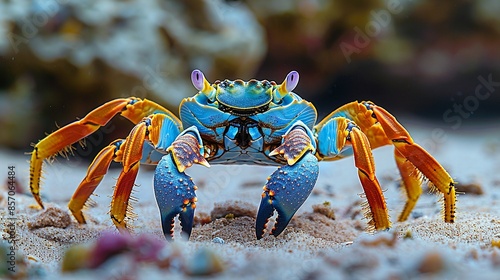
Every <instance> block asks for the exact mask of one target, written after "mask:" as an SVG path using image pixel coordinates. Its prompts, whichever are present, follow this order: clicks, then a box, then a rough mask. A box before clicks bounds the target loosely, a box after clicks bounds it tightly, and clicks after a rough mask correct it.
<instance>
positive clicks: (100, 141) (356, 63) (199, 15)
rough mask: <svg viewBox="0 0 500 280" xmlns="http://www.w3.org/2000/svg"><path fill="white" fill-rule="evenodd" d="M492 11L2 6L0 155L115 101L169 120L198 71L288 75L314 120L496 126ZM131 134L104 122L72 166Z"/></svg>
mask: <svg viewBox="0 0 500 280" xmlns="http://www.w3.org/2000/svg"><path fill="white" fill-rule="evenodd" d="M499 14H500V2H499V1H496V0H478V1H454V0H446V1H439V2H436V1H430V0H414V1H403V0H387V1H368V0H356V1H347V0H344V1H340V0H336V1H320V0H316V1H314V0H295V1H278V0H265V1H263V0H255V1H216V0H214V1H210V0H206V1H201V0H186V1H160V0H157V1H139V0H138V1H117V0H105V1H103V0H101V1H97V0H87V1H69V0H43V1H42V0H40V1H27V0H24V1H20V0H16V1H9V0H7V1H2V2H0V126H1V127H2V133H1V134H0V147H4V148H12V149H17V150H19V151H20V152H29V151H30V149H31V147H30V144H31V143H36V142H37V141H38V140H40V139H41V138H43V137H44V135H45V134H46V133H50V132H52V131H54V130H55V129H57V127H58V126H62V125H65V124H67V123H69V122H71V121H73V120H75V119H77V118H79V117H80V118H81V117H83V116H84V115H85V114H86V113H87V112H89V111H90V110H92V109H93V108H95V107H96V106H99V105H100V104H102V103H104V102H106V101H108V100H111V99H113V98H118V97H128V96H137V97H141V98H148V99H151V100H154V101H157V102H159V103H160V104H162V105H164V106H166V107H167V108H169V109H171V110H173V111H174V112H177V106H178V104H179V102H180V100H181V99H182V98H184V97H187V96H190V95H193V94H194V93H195V92H196V91H195V89H194V88H193V87H192V85H191V83H190V72H191V71H192V70H193V69H195V68H199V69H201V70H202V71H203V72H204V73H205V75H206V77H207V79H208V80H209V81H211V82H213V81H215V80H217V79H225V78H228V79H236V78H242V79H250V78H257V79H268V80H276V81H277V82H281V81H282V80H283V79H284V77H285V76H286V74H287V73H288V72H289V71H291V70H297V71H299V73H300V83H299V86H298V87H297V89H296V90H295V92H297V93H298V94H300V95H301V96H302V97H304V98H306V99H308V100H310V101H312V102H313V103H314V104H315V105H316V107H317V108H318V112H319V115H320V117H322V116H325V115H326V114H328V113H329V112H330V111H332V110H334V109H335V108H337V107H338V106H341V105H342V104H345V103H347V102H350V101H354V100H372V101H373V102H375V103H377V104H379V105H381V106H383V107H385V108H386V109H388V110H389V111H390V112H392V113H393V114H394V115H396V116H398V117H400V118H402V119H403V120H405V119H406V120H411V121H413V120H415V121H421V120H423V121H427V122H430V123H429V124H430V125H429V127H430V134H429V135H431V133H432V132H434V133H435V135H434V136H436V135H437V136H436V137H437V138H438V140H439V137H440V135H443V134H446V133H447V132H463V133H469V131H471V130H470V128H475V127H479V126H480V127H481V128H484V127H491V128H492V129H498V125H495V123H496V122H497V120H498V119H499V118H500V114H499V112H500V110H499V109H498V107H499V105H500V36H499V35H500V17H499V16H498V15H499ZM485 81H486V82H487V84H485ZM488 81H489V82H488ZM478 87H479V90H478ZM131 127H132V125H131V124H129V123H127V121H125V120H123V119H121V118H115V120H114V121H113V122H112V123H111V124H109V125H108V126H106V127H105V128H103V129H101V130H100V131H98V132H97V133H96V134H95V135H93V136H91V137H89V138H88V139H87V148H86V149H81V148H78V150H77V152H76V154H77V156H82V157H87V158H88V157H92V156H93V155H95V154H96V153H97V152H98V151H99V149H100V148H102V147H103V146H105V145H106V144H107V143H109V142H110V141H112V140H113V139H115V138H122V137H125V136H126V134H127V132H128V129H130V128H131ZM472 131H473V130H472ZM430 137H431V139H432V137H433V136H432V135H431V136H430ZM424 144H425V143H424ZM431 144H432V143H431ZM427 148H432V147H429V146H427Z"/></svg>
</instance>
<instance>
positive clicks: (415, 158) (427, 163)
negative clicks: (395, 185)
mask: <svg viewBox="0 0 500 280" xmlns="http://www.w3.org/2000/svg"><path fill="white" fill-rule="evenodd" d="M369 106H370V107H371V109H372V110H373V112H374V113H375V116H376V118H377V120H378V122H379V123H380V125H381V126H382V128H383V129H384V132H385V134H386V135H387V137H388V138H389V139H391V140H392V143H393V145H394V146H395V147H396V149H397V150H398V151H399V152H400V153H401V155H403V156H404V157H405V158H407V159H408V160H409V161H410V162H411V163H412V164H413V165H414V166H415V167H416V168H417V169H418V170H419V171H420V172H422V174H423V175H424V176H425V177H427V178H428V179H429V181H430V182H431V183H432V184H433V185H434V186H435V187H436V189H437V190H439V191H440V192H441V193H443V194H444V221H445V222H449V223H453V222H454V221H455V203H456V194H455V182H454V181H453V179H452V178H451V176H450V175H449V174H448V172H446V170H445V169H444V168H443V167H442V166H441V164H439V163H438V162H437V161H436V159H434V158H433V157H432V156H431V155H430V154H429V153H428V152H427V151H425V150H424V149H423V148H422V147H421V146H420V145H418V144H416V143H415V142H414V141H413V139H412V138H411V137H410V134H409V133H408V131H406V129H405V128H404V127H403V126H402V125H401V124H400V123H399V122H398V121H397V120H396V118H395V117H394V116H393V115H391V114H390V113H389V112H387V111H386V110H385V109H383V108H381V107H379V106H376V105H374V104H370V105H369ZM414 176H416V175H414Z"/></svg>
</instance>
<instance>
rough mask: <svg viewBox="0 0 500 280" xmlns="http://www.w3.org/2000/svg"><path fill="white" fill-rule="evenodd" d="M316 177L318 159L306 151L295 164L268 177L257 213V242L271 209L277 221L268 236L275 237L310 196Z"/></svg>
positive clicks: (271, 213) (261, 235) (262, 233)
mask: <svg viewBox="0 0 500 280" xmlns="http://www.w3.org/2000/svg"><path fill="white" fill-rule="evenodd" d="M318 174H319V167H318V159H317V158H316V157H315V156H314V155H313V154H312V153H311V152H307V153H306V154H305V155H304V156H303V157H302V158H301V159H300V160H299V161H297V162H296V163H295V164H294V165H291V166H290V165H284V166H282V167H280V168H279V169H278V170H276V171H275V172H274V173H273V174H272V175H271V177H270V178H269V180H268V181H267V184H266V185H265V186H264V193H262V200H261V203H260V207H259V213H258V214H257V222H256V226H255V233H256V235H257V239H261V238H262V237H263V235H264V232H265V229H266V227H267V223H268V221H269V218H270V217H271V216H272V215H273V213H274V210H276V212H278V218H277V219H276V222H275V224H274V227H273V229H272V230H271V232H270V234H272V235H274V236H278V235H279V234H280V233H281V232H282V231H283V230H284V229H285V228H286V226H287V225H288V223H289V222H290V220H291V219H292V217H293V215H294V214H295V212H297V210H298V209H299V208H300V206H302V204H303V203H304V201H305V200H306V199H307V197H309V194H310V193H311V191H312V189H313V187H314V185H315V184H316V179H317V178H318Z"/></svg>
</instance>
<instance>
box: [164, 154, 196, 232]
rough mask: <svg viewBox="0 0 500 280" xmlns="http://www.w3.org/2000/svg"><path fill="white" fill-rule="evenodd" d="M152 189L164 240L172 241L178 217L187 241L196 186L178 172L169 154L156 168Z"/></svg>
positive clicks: (184, 174) (191, 223)
mask: <svg viewBox="0 0 500 280" xmlns="http://www.w3.org/2000/svg"><path fill="white" fill-rule="evenodd" d="M154 189H155V196H156V202H157V203H158V208H159V209H160V213H161V224H162V228H163V234H164V235H165V238H166V239H167V240H172V238H173V236H174V217H175V216H177V215H179V221H180V222H181V229H182V232H183V233H184V234H185V236H187V238H188V239H189V236H190V235H191V229H192V228H193V218H194V210H195V207H196V194H195V193H194V191H195V190H196V186H195V184H194V183H193V181H192V179H191V177H189V176H188V175H186V173H184V172H179V171H178V169H177V166H176V165H175V162H174V160H173V159H172V155H171V154H168V155H165V156H164V157H163V158H162V159H161V160H160V162H159V163H158V165H157V167H156V171H155V175H154Z"/></svg>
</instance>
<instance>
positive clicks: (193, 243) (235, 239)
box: [0, 122, 500, 279]
mask: <svg viewBox="0 0 500 280" xmlns="http://www.w3.org/2000/svg"><path fill="white" fill-rule="evenodd" d="M407 123H408V122H406V124H407ZM407 128H409V130H410V131H411V133H412V136H413V137H414V139H415V140H416V141H417V142H419V143H422V145H423V146H424V147H425V148H427V149H428V150H429V151H430V152H431V153H432V154H433V155H434V156H435V157H436V158H437V159H438V160H439V161H440V162H441V163H442V164H443V166H445V168H446V169H447V170H448V171H449V172H450V173H451V174H452V176H453V177H454V178H455V180H456V181H458V182H459V183H462V184H472V183H474V184H477V185H479V186H480V187H481V188H482V190H483V192H484V194H482V195H474V194H461V195H460V196H459V198H458V203H457V219H456V223H454V224H445V223H444V222H443V221H442V219H441V217H442V216H441V205H442V203H441V202H440V201H439V200H440V196H439V195H434V194H427V193H425V194H424V195H422V197H421V199H420V200H419V201H418V204H417V206H416V208H415V209H414V211H413V213H412V215H411V217H410V219H409V220H408V221H407V222H403V223H397V222H395V221H394V220H395V218H396V217H397V215H398V214H399V211H400V210H401V209H402V206H403V204H404V199H403V196H402V194H401V192H400V190H399V189H398V185H399V181H398V180H399V176H398V173H397V170H396V166H395V163H394V160H393V158H392V154H393V153H392V148H391V147H382V148H379V149H377V150H375V151H374V156H375V161H376V164H377V170H376V172H377V176H378V178H379V180H380V182H381V185H382V186H383V188H384V189H385V193H384V194H385V195H386V198H387V204H388V207H389V209H390V214H391V217H392V219H393V228H392V229H391V230H390V231H388V232H382V233H377V234H374V235H372V234H368V233H366V232H365V227H366V220H365V219H363V215H362V212H361V206H360V204H361V202H363V199H362V198H361V197H360V193H361V192H362V189H361V186H360V184H359V181H358V178H357V173H356V169H355V168H354V163H353V159H352V158H348V159H344V160H341V161H338V162H331V163H322V164H321V169H320V177H319V179H318V182H317V185H316V188H315V190H314V192H313V194H312V195H311V196H310V197H309V199H308V200H307V201H306V203H305V204H304V205H303V206H302V207H301V209H299V211H298V212H297V214H296V216H295V217H294V218H293V220H292V222H291V223H290V225H289V226H288V227H287V229H286V230H285V231H284V232H283V233H282V234H281V235H280V236H279V237H277V238H274V237H272V236H270V237H265V238H264V239H262V240H259V241H257V240H256V238H255V233H254V231H255V229H254V227H255V226H254V223H255V218H254V217H251V216H252V214H248V215H246V216H242V217H235V218H230V217H229V216H228V217H226V218H219V219H216V220H214V221H212V222H210V223H208V224H205V225H198V226H196V227H195V228H194V229H193V233H192V236H191V240H190V241H189V242H181V241H177V242H174V243H169V244H167V245H166V247H165V249H164V250H165V254H169V253H172V252H174V251H175V252H177V253H176V254H179V255H180V256H181V259H183V260H184V261H183V263H184V265H186V264H187V265H189V264H193V263H196V262H199V261H200V259H198V258H197V257H195V255H196V253H197V252H200V250H208V251H209V252H211V253H212V254H213V256H212V257H213V258H216V259H218V260H221V261H222V272H219V273H217V274H215V275H213V276H212V277H215V278H223V279H234V278H236V277H237V278H242V279H271V278H273V279H285V278H286V279H436V278H439V279H441V278H442V279H471V278H475V279H498V278H499V277H500V249H499V248H496V247H494V246H492V241H494V240H500V205H499V203H500V172H499V171H500V170H499V166H500V129H499V128H500V127H499V126H498V125H496V126H489V127H484V128H475V129H470V128H469V129H468V128H462V129H459V130H456V131H454V132H446V133H445V134H444V136H440V137H436V135H434V134H432V131H433V129H434V128H435V127H434V126H432V125H422V124H412V123H411V122H410V124H409V125H408V124H407ZM443 137H445V138H446V139H444V141H442V140H443ZM0 156H1V168H0V183H1V184H2V192H0V196H1V197H0V213H1V214H0V215H1V218H0V219H1V223H0V227H2V228H0V230H1V231H0V232H1V233H2V237H3V239H7V240H8V238H9V234H8V228H7V227H6V226H7V225H8V224H9V221H8V220H7V218H8V217H9V215H8V212H7V199H6V197H7V192H6V191H5V186H6V182H7V176H8V166H15V172H16V173H15V177H16V180H17V183H18V184H19V185H21V186H23V187H25V188H27V184H28V178H29V172H28V169H29V168H28V167H29V164H28V162H27V160H28V159H29V156H27V155H23V154H22V153H20V152H11V151H7V150H0ZM85 171H86V167H85V166H83V164H80V163H78V162H75V161H71V160H70V161H67V160H66V159H62V158H60V159H59V160H57V161H56V162H55V163H54V164H51V165H45V180H44V183H43V189H42V190H41V193H42V196H43V199H44V201H45V202H47V205H48V206H51V207H58V208H61V209H63V210H64V211H67V208H66V204H67V202H68V201H69V199H70V197H71V194H72V192H73V191H74V189H75V188H76V186H77V185H78V184H79V182H80V180H81V179H82V178H83V176H84V174H85ZM272 172H273V168H272V167H254V166H213V167H212V168H210V169H207V168H205V167H198V166H196V167H193V168H191V169H190V170H188V173H189V174H190V175H191V176H192V177H193V178H194V180H195V181H196V182H197V185H198V186H199V190H198V191H197V195H198V204H197V206H198V207H197V210H196V211H197V215H199V216H201V215H202V214H205V216H209V215H210V212H211V211H212V209H213V208H214V205H215V203H223V204H222V206H221V205H219V208H220V209H219V211H222V213H224V211H226V212H228V213H227V214H230V213H229V212H231V211H230V210H227V207H228V205H229V206H236V207H240V208H243V209H245V210H247V211H248V210H249V211H250V212H252V210H253V211H255V212H256V211H257V208H258V205H259V203H260V195H261V192H262V186H263V184H264V183H265V180H266V177H267V176H268V175H269V174H271V173H272ZM118 174H119V170H117V169H112V170H111V171H110V172H109V174H108V175H107V176H106V177H105V179H104V180H103V182H102V184H101V185H100V187H99V188H98V190H97V191H96V194H97V195H96V196H94V197H93V199H94V200H95V202H96V204H95V206H93V207H91V208H89V209H88V210H87V211H86V212H85V213H86V217H87V218H88V221H89V223H88V224H87V225H85V226H79V225H78V224H77V223H76V221H74V220H72V221H71V223H70V225H69V226H68V227H66V228H56V227H43V228H39V229H29V228H28V223H30V222H31V223H33V222H36V219H37V218H36V217H37V216H36V215H38V214H40V212H41V210H37V209H36V208H34V207H32V205H34V199H33V198H32V197H31V196H30V195H23V194H20V193H17V194H16V195H15V199H16V205H15V206H16V217H17V222H16V225H15V232H16V235H17V237H18V242H17V245H18V248H17V249H16V257H17V258H18V259H19V258H23V259H24V260H25V262H27V263H28V267H29V268H30V270H32V271H38V273H39V274H38V275H41V277H42V278H46V279H55V278H54V277H56V278H67V279H75V277H76V278H78V279H87V278H91V277H99V278H100V279H104V278H108V279H124V278H125V276H127V277H128V278H130V279H134V278H138V279H146V278H147V279H160V278H161V279H164V278H165V277H167V276H172V277H177V278H190V277H191V276H189V275H187V274H186V272H185V269H183V268H181V267H182V265H177V266H176V265H170V266H169V268H166V269H158V268H157V267H156V266H154V265H151V264H144V265H139V266H133V265H131V264H130V260H127V259H124V258H119V257H118V258H114V259H112V260H111V261H109V262H107V263H106V265H104V266H102V267H101V268H100V269H97V270H92V271H90V270H81V271H79V272H76V273H72V274H62V273H61V260H62V257H63V255H64V252H65V250H66V249H67V248H69V247H71V246H73V245H75V244H81V243H91V242H92V241H93V240H94V239H96V238H97V237H98V236H99V235H100V234H101V233H102V232H105V231H109V230H111V231H116V230H115V229H114V227H113V225H112V222H111V220H110V219H109V215H108V207H109V203H110V199H111V198H110V196H111V193H112V186H113V185H114V181H115V179H116V178H117V177H118ZM152 178H153V171H152V170H151V169H147V168H143V169H141V170H140V173H139V176H138V180H137V184H138V186H137V187H136V188H135V194H134V196H135V197H137V200H138V201H137V202H136V203H135V204H134V212H135V213H136V214H137V215H138V217H137V219H136V220H135V221H134V222H133V225H134V235H140V234H142V233H148V234H152V235H154V236H155V237H156V238H157V239H158V240H160V241H161V242H164V241H163V240H164V238H163V235H162V232H161V225H160V219H159V212H158V209H157V206H156V202H155V199H154V196H153V190H152ZM235 201H239V202H235ZM324 202H330V204H331V207H332V209H333V211H334V213H335V219H331V218H330V217H327V216H325V215H324V214H322V213H316V212H314V211H313V205H317V204H322V203H324ZM224 203H225V204H224ZM238 205H240V206H238ZM221 209H222V210H221ZM214 238H215V240H216V241H219V242H220V240H221V239H222V240H223V241H224V243H223V244H220V243H217V242H214ZM2 257H3V256H2ZM2 260H3V259H2ZM132 267H133V269H132ZM17 268H18V269H21V268H20V267H19V265H18V267H17ZM0 277H1V276H0Z"/></svg>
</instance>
